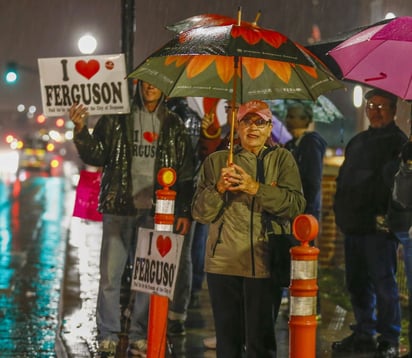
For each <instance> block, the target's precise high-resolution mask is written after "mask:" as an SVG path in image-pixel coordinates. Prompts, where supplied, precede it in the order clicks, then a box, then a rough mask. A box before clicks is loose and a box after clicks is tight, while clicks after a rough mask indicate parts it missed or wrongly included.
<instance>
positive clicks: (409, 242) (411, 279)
mask: <svg viewBox="0 0 412 358" xmlns="http://www.w3.org/2000/svg"><path fill="white" fill-rule="evenodd" d="M395 235H396V237H397V238H398V240H399V241H400V243H401V244H402V246H403V261H404V263H405V274H406V281H407V285H408V308H409V312H408V313H409V327H408V338H409V344H410V345H411V346H412V238H410V237H409V234H408V232H407V231H403V232H396V233H395Z"/></svg>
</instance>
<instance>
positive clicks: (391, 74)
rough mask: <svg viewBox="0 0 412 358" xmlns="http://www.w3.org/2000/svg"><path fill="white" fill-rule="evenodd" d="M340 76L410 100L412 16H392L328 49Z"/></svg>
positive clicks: (411, 94) (411, 80)
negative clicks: (337, 66)
mask: <svg viewBox="0 0 412 358" xmlns="http://www.w3.org/2000/svg"><path fill="white" fill-rule="evenodd" d="M329 55H330V56H332V57H333V59H334V60H335V61H336V62H337V64H338V65H339V67H340V69H341V71H342V76H343V79H346V80H352V81H355V82H358V83H362V84H365V85H367V86H371V87H376V88H380V89H383V90H385V91H387V92H391V93H393V94H395V95H397V96H398V97H400V98H402V99H404V100H412V85H411V82H412V66H411V58H412V17H410V16H404V17H398V18H395V19H393V20H392V21H390V22H388V23H387V24H382V25H377V26H372V27H370V28H368V29H366V30H364V31H362V32H360V33H357V34H355V35H354V36H352V37H350V38H349V39H347V40H346V41H344V42H342V43H341V44H340V45H338V46H336V47H335V48H333V49H332V50H331V51H329Z"/></svg>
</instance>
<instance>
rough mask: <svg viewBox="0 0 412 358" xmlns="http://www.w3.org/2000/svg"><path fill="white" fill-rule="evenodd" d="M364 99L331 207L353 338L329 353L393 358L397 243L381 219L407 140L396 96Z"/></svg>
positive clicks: (396, 324) (395, 350) (376, 91)
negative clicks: (341, 243) (361, 127)
mask: <svg viewBox="0 0 412 358" xmlns="http://www.w3.org/2000/svg"><path fill="white" fill-rule="evenodd" d="M365 99H366V115H367V117H368V119H369V122H370V126H369V128H368V129H367V130H365V131H363V132H361V133H359V134H357V135H356V136H355V137H353V138H352V139H351V140H350V141H349V143H348V145H347V146H346V152H345V160H344V162H343V164H342V166H341V168H340V170H339V175H338V177H337V180H336V195H335V203H334V210H335V216H336V224H337V226H338V227H339V229H340V230H341V231H342V232H343V234H344V235H345V265H346V286H347V289H348V291H349V295H350V299H351V303H352V308H353V312H354V316H355V320H356V323H355V324H354V325H353V326H352V327H351V329H352V330H353V333H352V335H350V336H349V337H346V338H344V339H343V340H341V341H338V342H334V343H333V344H332V349H333V350H334V351H335V352H343V353H346V354H347V353H348V352H373V353H374V357H375V358H394V357H398V348H399V336H400V304H399V295H398V287H397V283H396V265H397V247H398V241H397V240H396V239H395V238H394V237H393V234H392V233H390V232H389V230H388V227H387V225H386V222H385V214H386V212H387V209H388V204H389V199H390V193H391V185H392V181H393V177H394V174H395V171H396V163H397V160H398V156H399V153H400V152H401V149H402V145H403V144H404V143H405V142H406V141H407V137H406V135H405V134H404V133H403V132H402V131H401V130H400V129H399V127H398V126H397V125H396V124H395V121H394V118H395V114H396V104H397V97H396V96H394V95H392V94H390V93H387V92H384V91H382V90H379V89H373V90H371V91H369V92H367V93H366V94H365ZM376 333H378V334H379V336H378V338H377V342H378V344H376V341H375V334H376Z"/></svg>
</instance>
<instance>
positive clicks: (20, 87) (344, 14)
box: [0, 0, 412, 121]
mask: <svg viewBox="0 0 412 358" xmlns="http://www.w3.org/2000/svg"><path fill="white" fill-rule="evenodd" d="M374 1H375V2H376V0H374ZM374 1H372V0H345V1H343V0H304V1H302V0H237V1H234V0H135V17H136V31H135V34H134V38H135V41H134V64H135V65H137V64H138V63H140V62H141V61H142V60H143V59H144V58H146V57H147V56H148V55H149V54H150V53H151V52H153V51H154V50H156V49H157V48H158V47H160V46H161V45H162V44H163V43H165V42H166V41H167V40H169V39H170V38H171V36H172V33H171V32H170V31H168V30H166V29H165V28H164V26H165V25H168V24H172V23H174V22H176V21H179V20H182V19H185V18H187V17H190V16H194V15H198V14H202V13H215V14H222V15H227V16H232V17H236V16H237V9H238V7H239V6H242V19H243V20H246V21H253V20H254V18H255V16H256V14H257V12H258V11H259V10H261V11H262V16H261V18H260V20H259V25H260V26H262V27H270V28H274V29H276V30H278V31H280V32H283V33H284V34H285V35H287V36H289V37H290V38H292V39H293V40H295V41H298V42H300V43H302V44H306V43H307V39H308V37H309V36H310V34H311V28H312V25H313V24H315V23H316V24H318V25H319V26H320V29H321V33H322V36H323V37H330V36H332V35H333V34H335V33H337V32H340V31H344V30H347V29H350V28H353V27H356V26H359V25H365V24H368V23H370V22H371V21H370V19H371V15H370V14H371V11H370V4H371V3H373V2H374ZM382 2H383V3H385V0H382ZM389 3H391V6H392V7H393V9H392V10H393V11H394V12H395V13H396V12H398V14H399V15H408V13H407V11H408V10H409V14H411V13H412V1H410V0H390V1H389ZM383 8H384V6H383ZM383 8H382V9H381V10H382V11H383V10H385V11H386V8H385V9H383ZM121 13H122V1H121V0H52V1H50V0H0V19H1V21H0V34H1V35H0V36H1V38H0V69H1V71H2V72H3V71H4V69H5V67H6V63H7V62H9V61H15V62H17V63H18V64H19V65H20V66H21V67H22V69H23V70H22V71H21V78H20V81H19V82H18V83H17V84H15V85H14V86H10V85H6V84H5V82H4V81H3V78H2V81H1V85H0V120H2V121H4V119H5V118H10V120H13V118H14V116H15V112H16V106H17V104H19V103H23V104H25V105H26V106H27V105H29V104H32V103H33V104H36V105H37V106H38V107H41V100H40V85H39V78H38V74H37V59H38V58H47V57H64V56H80V55H81V54H80V53H79V50H78V49H77V40H78V39H79V37H80V35H81V34H83V33H84V32H90V33H92V34H94V36H95V37H96V38H97V40H98V47H97V50H96V54H111V53H120V52H121V28H122V22H121V18H122V17H121ZM39 111H41V108H39Z"/></svg>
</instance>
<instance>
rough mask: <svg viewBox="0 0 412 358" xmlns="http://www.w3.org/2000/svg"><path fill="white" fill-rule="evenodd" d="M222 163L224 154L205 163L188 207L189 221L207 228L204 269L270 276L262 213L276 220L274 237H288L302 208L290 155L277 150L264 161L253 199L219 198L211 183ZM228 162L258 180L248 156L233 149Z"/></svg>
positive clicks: (229, 195) (246, 196) (252, 158)
mask: <svg viewBox="0 0 412 358" xmlns="http://www.w3.org/2000/svg"><path fill="white" fill-rule="evenodd" d="M262 152H263V151H262ZM262 152H261V153H260V155H259V157H262ZM227 158H228V151H227V150H223V151H218V152H215V153H212V154H211V155H209V156H208V157H207V158H206V159H205V161H204V163H203V165H202V167H201V171H200V176H199V181H198V185H197V190H196V193H195V196H194V199H193V203H192V215H193V218H194V219H195V220H197V221H199V222H201V223H205V224H210V229H209V236H208V240H207V244H206V258H205V270H206V271H207V272H210V273H217V274H226V275H235V276H243V277H253V278H263V277H269V276H270V269H269V247H268V237H267V234H266V230H265V227H264V225H262V213H263V211H265V212H267V213H269V214H270V215H274V216H276V217H277V218H278V219H277V220H276V221H272V224H273V228H274V231H275V233H276V234H280V233H282V232H285V230H286V232H290V222H291V220H293V218H294V217H296V216H297V215H299V214H300V213H302V212H303V210H304V209H305V204H306V202H305V199H304V197H303V194H302V189H301V187H302V185H301V180H300V176H299V170H298V168H297V165H296V162H295V160H294V158H293V156H292V154H291V153H290V152H289V151H287V150H286V149H283V148H277V149H276V150H273V151H270V152H268V153H267V154H266V155H265V156H264V174H265V175H264V177H265V183H264V184H260V186H259V190H258V192H257V193H256V195H255V196H252V195H249V194H246V193H237V194H232V193H226V194H224V195H221V194H219V193H218V191H217V190H216V183H217V181H218V179H219V177H220V170H221V168H222V167H225V166H226V162H227ZM233 161H234V163H236V164H237V165H239V166H241V167H242V168H243V169H244V170H245V171H246V172H247V173H248V174H249V175H251V176H252V178H257V162H258V158H257V157H256V156H255V155H254V154H253V153H251V152H249V151H246V150H244V149H242V148H240V147H238V148H235V151H234V160H233Z"/></svg>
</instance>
